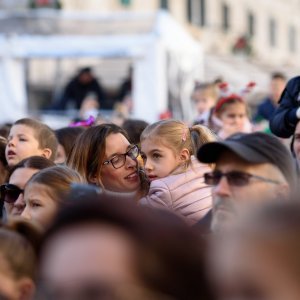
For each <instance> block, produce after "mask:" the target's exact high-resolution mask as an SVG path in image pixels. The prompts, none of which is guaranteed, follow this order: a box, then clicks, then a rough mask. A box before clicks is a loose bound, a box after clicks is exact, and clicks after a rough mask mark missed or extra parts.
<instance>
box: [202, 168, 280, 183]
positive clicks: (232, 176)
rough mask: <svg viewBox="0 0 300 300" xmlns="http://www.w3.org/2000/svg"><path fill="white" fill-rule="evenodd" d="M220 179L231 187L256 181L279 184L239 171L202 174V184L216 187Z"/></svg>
mask: <svg viewBox="0 0 300 300" xmlns="http://www.w3.org/2000/svg"><path fill="white" fill-rule="evenodd" d="M222 177H226V179H227V182H228V184H229V185H231V186H246V185H248V184H249V183H250V180H251V179H252V178H253V179H257V180H259V181H264V182H269V183H274V184H279V181H276V180H272V179H268V178H265V177H262V176H258V175H253V174H249V173H245V172H240V171H231V172H228V173H223V172H221V171H213V172H209V173H205V174H204V182H205V183H206V184H207V185H218V184H219V183H220V181H221V179H222Z"/></svg>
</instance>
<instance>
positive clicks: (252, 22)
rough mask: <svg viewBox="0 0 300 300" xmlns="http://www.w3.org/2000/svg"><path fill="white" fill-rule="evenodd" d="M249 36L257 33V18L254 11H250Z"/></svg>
mask: <svg viewBox="0 0 300 300" xmlns="http://www.w3.org/2000/svg"><path fill="white" fill-rule="evenodd" d="M247 19H248V36H249V37H252V36H254V34H255V18H254V15H253V13H251V12H249V13H248V18H247Z"/></svg>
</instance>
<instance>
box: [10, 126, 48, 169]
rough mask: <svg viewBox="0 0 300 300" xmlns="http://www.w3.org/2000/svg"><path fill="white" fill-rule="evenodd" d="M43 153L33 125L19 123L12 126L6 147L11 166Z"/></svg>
mask: <svg viewBox="0 0 300 300" xmlns="http://www.w3.org/2000/svg"><path fill="white" fill-rule="evenodd" d="M43 153H44V151H43V150H42V149H40V147H39V142H38V140H37V139H36V138H35V135H34V130H33V129H32V128H31V127H28V126H26V125H22V124H18V125H14V126H13V127H12V128H11V130H10V133H9V136H8V143H7V146H6V149H5V157H6V160H7V162H8V165H9V166H14V165H16V164H17V163H18V162H20V161H21V160H22V159H24V158H27V157H30V156H34V155H37V156H42V155H43Z"/></svg>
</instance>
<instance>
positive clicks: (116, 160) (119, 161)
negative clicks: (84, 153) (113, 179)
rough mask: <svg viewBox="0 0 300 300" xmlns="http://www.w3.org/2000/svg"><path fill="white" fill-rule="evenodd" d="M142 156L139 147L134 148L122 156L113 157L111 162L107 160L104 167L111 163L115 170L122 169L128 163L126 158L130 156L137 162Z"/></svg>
mask: <svg viewBox="0 0 300 300" xmlns="http://www.w3.org/2000/svg"><path fill="white" fill-rule="evenodd" d="M139 154H140V150H139V147H138V146H137V145H134V146H132V147H131V148H130V149H129V150H128V151H127V152H125V153H122V154H117V155H115V156H114V157H112V158H111V159H109V160H106V161H105V162H104V163H103V165H108V164H109V163H111V164H112V166H113V167H114V168H115V169H119V168H122V167H123V166H124V165H125V162H126V156H129V157H130V158H131V159H133V160H135V159H137V157H138V156H139Z"/></svg>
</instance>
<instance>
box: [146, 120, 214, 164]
mask: <svg viewBox="0 0 300 300" xmlns="http://www.w3.org/2000/svg"><path fill="white" fill-rule="evenodd" d="M145 139H153V140H157V141H159V143H162V144H163V145H164V146H166V147H168V148H170V149H171V150H173V152H174V153H180V152H181V151H182V150H183V149H188V151H189V153H190V155H191V156H192V155H196V154H197V151H198V149H199V148H200V147H201V146H202V145H204V144H206V143H208V142H213V141H216V140H217V137H216V135H215V134H214V133H213V132H212V131H211V130H210V129H209V128H208V127H206V126H204V125H194V126H192V127H188V126H187V125H186V124H185V123H184V122H182V121H179V120H173V119H169V120H162V121H158V122H156V123H153V124H151V125H149V126H147V127H146V128H145V130H144V131H143V132H142V134H141V142H143V140H145ZM189 163H190V160H189V161H188V164H189Z"/></svg>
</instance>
